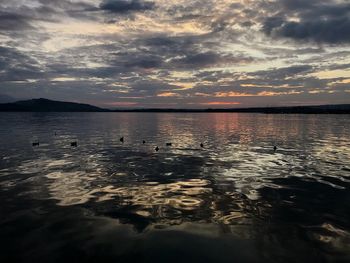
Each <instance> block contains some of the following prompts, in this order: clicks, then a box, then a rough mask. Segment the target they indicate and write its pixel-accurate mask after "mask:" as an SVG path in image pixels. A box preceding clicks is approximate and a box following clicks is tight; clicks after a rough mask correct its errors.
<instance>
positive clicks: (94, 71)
mask: <svg viewBox="0 0 350 263" xmlns="http://www.w3.org/2000/svg"><path fill="white" fill-rule="evenodd" d="M0 95H2V96H11V97H13V98H18V99H29V98H48V99H54V100H62V101H73V102H83V103H90V104H94V105H98V106H102V107H107V108H121V107H127V108H223V107H224V108H232V107H235V108H236V107H237V108H238V107H252V106H254V107H255V106H257V107H259V106H264V107H265V106H291V105H320V104H341V103H350V2H349V1H348V0H307V1H306V0H231V1H228V0H77V1H76V0H0Z"/></svg>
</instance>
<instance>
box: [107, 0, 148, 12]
mask: <svg viewBox="0 0 350 263" xmlns="http://www.w3.org/2000/svg"><path fill="white" fill-rule="evenodd" d="M154 7H155V4H154V3H153V2H150V1H142V0H104V1H103V2H102V3H101V4H100V8H101V9H102V10H106V11H109V12H112V13H118V14H122V13H128V12H136V11H145V10H151V9H153V8H154Z"/></svg>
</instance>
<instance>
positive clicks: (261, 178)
mask: <svg viewBox="0 0 350 263" xmlns="http://www.w3.org/2000/svg"><path fill="white" fill-rule="evenodd" d="M55 132H56V133H57V135H56V136H55ZM120 136H124V138H125V142H124V144H122V143H121V142H120V141H119V138H120ZM0 138H1V143H0V189H1V191H0V201H1V205H0V242H1V244H0V262H72V261H75V262H350V116H349V115H339V116H337V115H263V114H149V113H132V114H131V113H121V114H119V113H116V114H114V113H57V114H55V113H52V114H45V113H21V114H19V113H6V114H1V115H0ZM36 140H39V141H40V146H39V147H32V142H35V141H36ZM75 140H77V141H78V147H77V148H74V147H73V148H72V147H71V146H70V142H72V141H75ZM142 140H146V144H145V145H143V144H142ZM166 142H172V146H171V147H166V146H165V143H166ZM201 142H203V143H204V148H203V149H201V147H200V143H201ZM274 144H276V145H278V150H277V152H276V153H274V151H273V145H274ZM156 145H158V146H159V147H160V151H159V152H155V151H154V148H155V146H156Z"/></svg>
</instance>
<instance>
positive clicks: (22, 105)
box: [0, 98, 108, 112]
mask: <svg viewBox="0 0 350 263" xmlns="http://www.w3.org/2000/svg"><path fill="white" fill-rule="evenodd" d="M0 111H23V112H24V111H29V112H104V111H108V110H106V109H102V108H99V107H96V106H92V105H89V104H82V103H74V102H63V101H54V100H48V99H43V98H40V99H31V100H23V101H17V102H13V103H3V104H0Z"/></svg>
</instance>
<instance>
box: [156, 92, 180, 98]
mask: <svg viewBox="0 0 350 263" xmlns="http://www.w3.org/2000/svg"><path fill="white" fill-rule="evenodd" d="M157 97H180V94H177V93H174V92H163V93H159V94H158V95H157Z"/></svg>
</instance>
